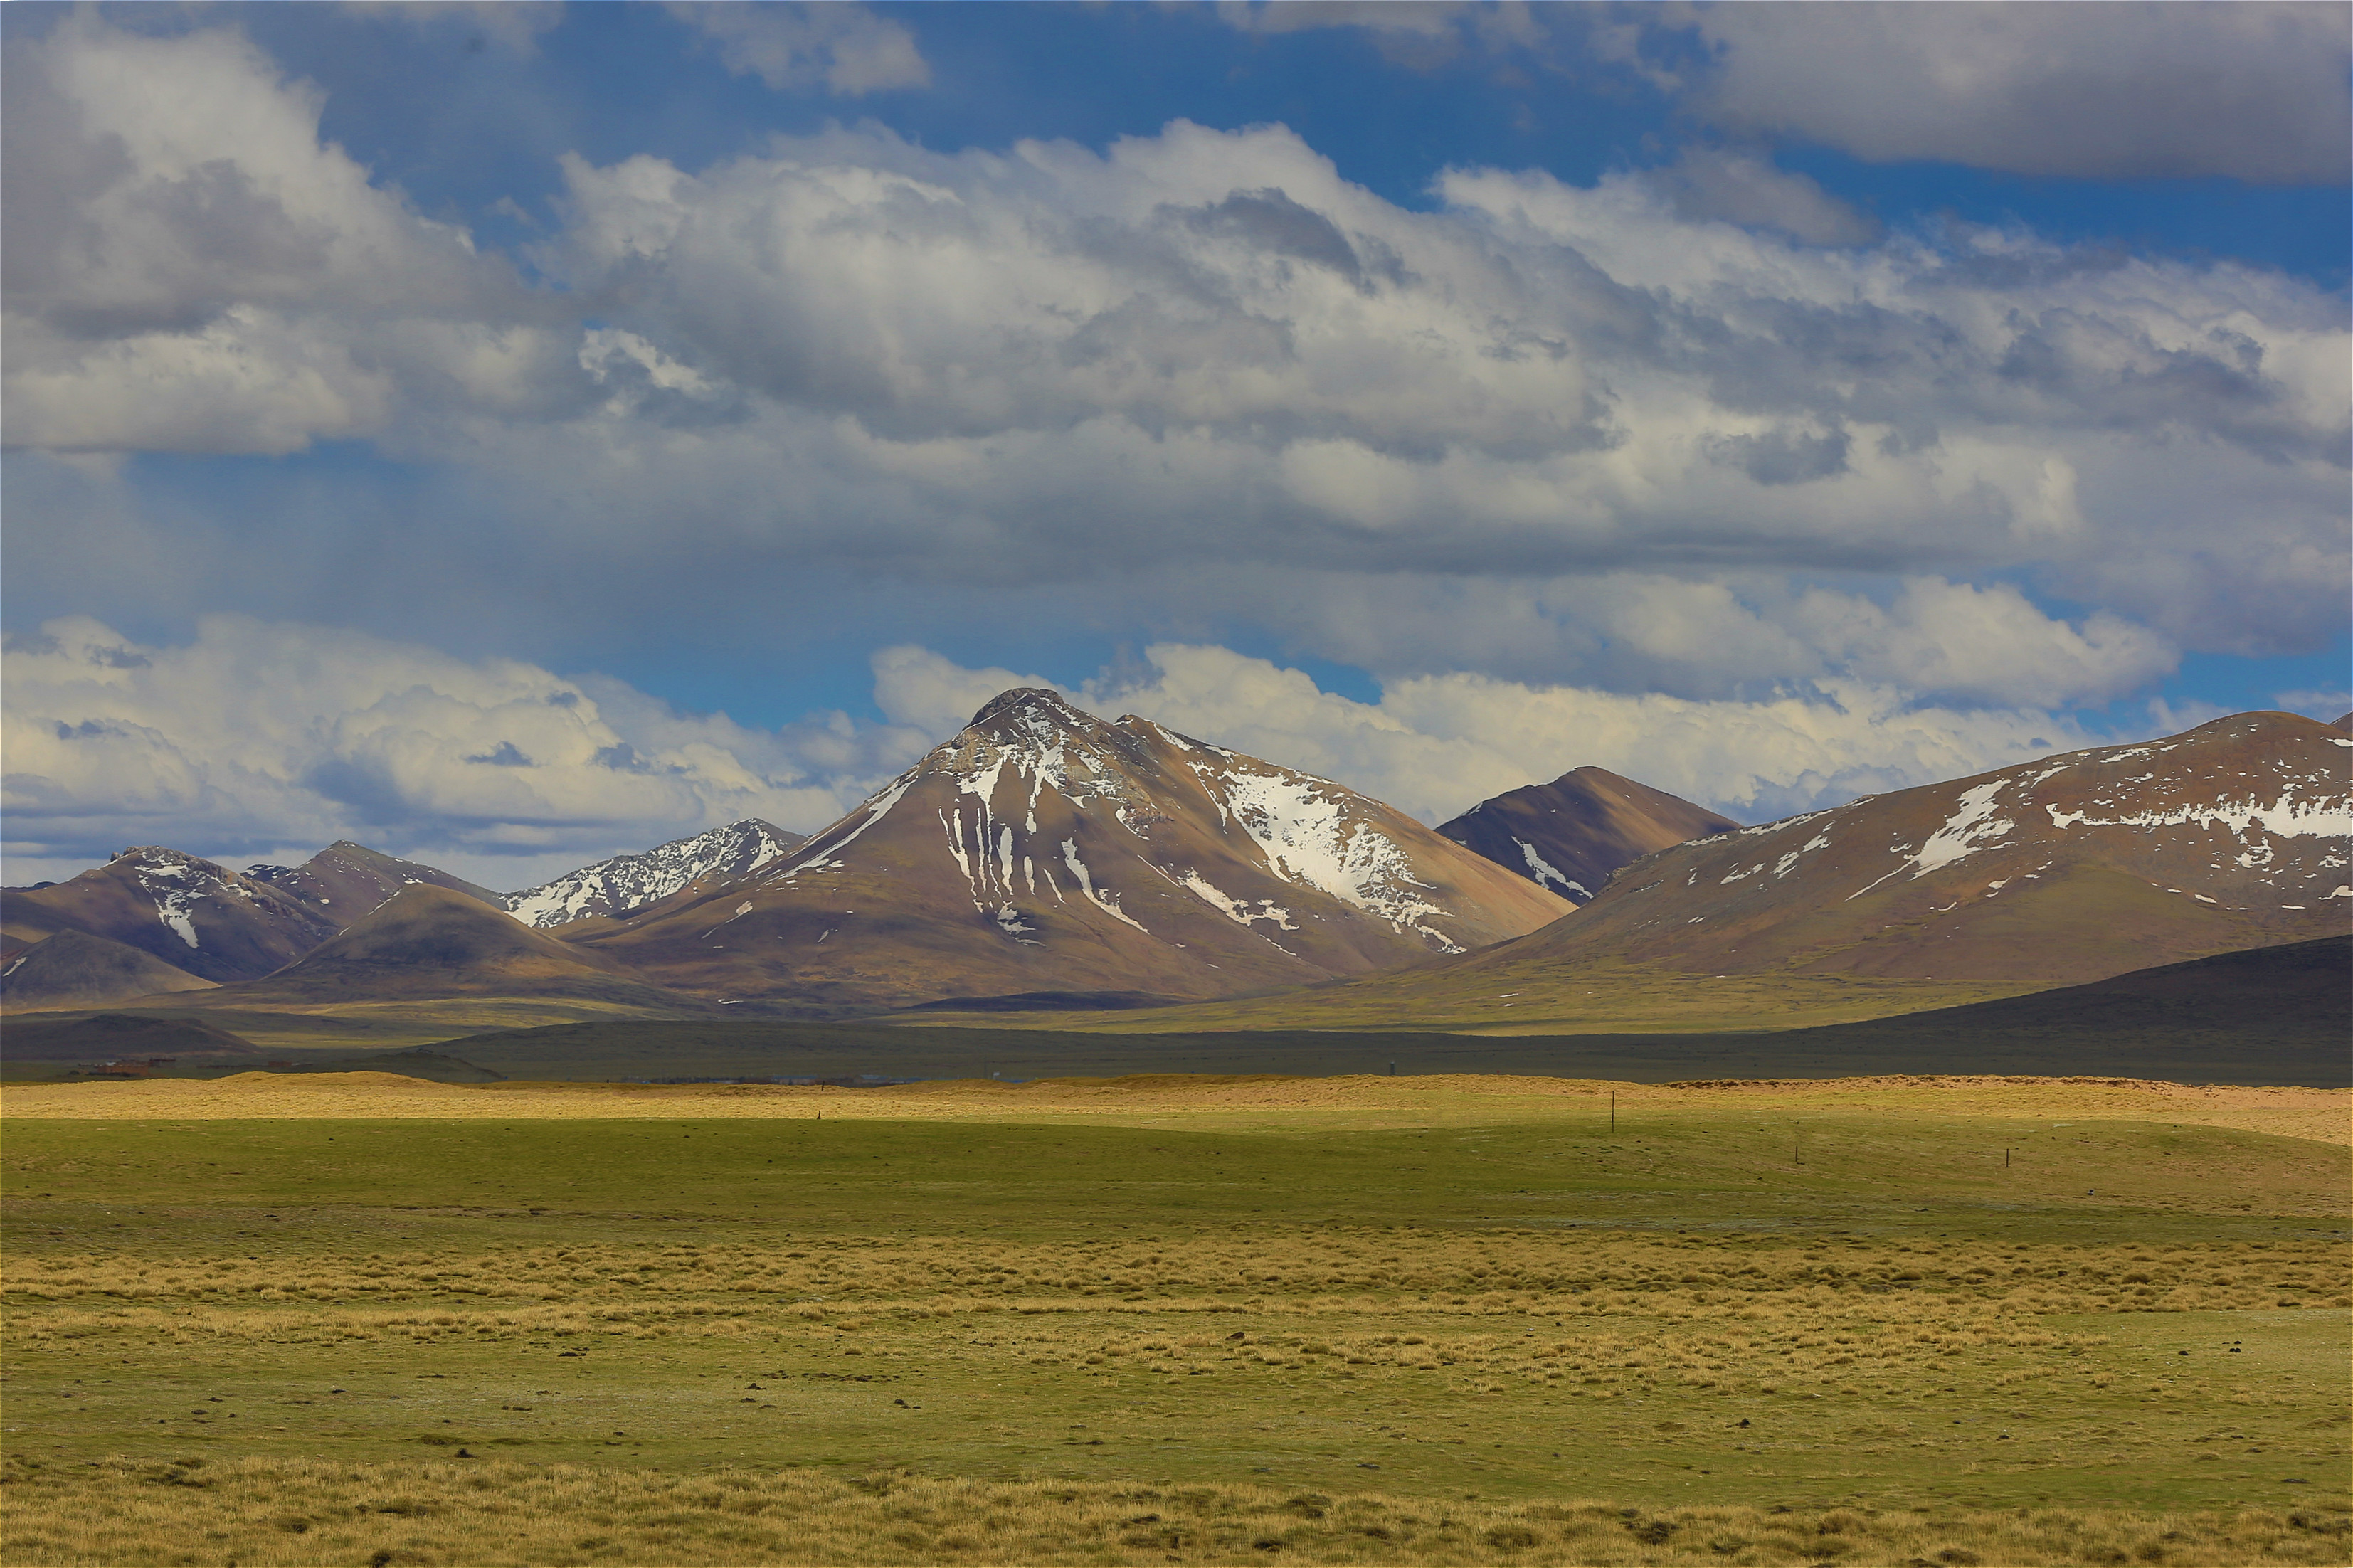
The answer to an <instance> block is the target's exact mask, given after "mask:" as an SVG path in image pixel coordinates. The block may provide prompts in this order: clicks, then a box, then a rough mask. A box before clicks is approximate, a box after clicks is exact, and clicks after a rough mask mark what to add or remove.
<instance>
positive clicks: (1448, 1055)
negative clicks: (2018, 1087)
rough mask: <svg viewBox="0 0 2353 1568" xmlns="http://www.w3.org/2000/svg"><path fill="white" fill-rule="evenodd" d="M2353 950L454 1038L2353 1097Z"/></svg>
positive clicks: (1063, 1066) (827, 1053) (698, 1054)
mask: <svg viewBox="0 0 2353 1568" xmlns="http://www.w3.org/2000/svg"><path fill="white" fill-rule="evenodd" d="M2348 1036H2353V938H2346V937H2331V938H2327V939H2324V940H2322V941H2318V942H2295V943H2290V944H2286V945H2283V946H2277V947H2265V948H2255V949H2252V950H2249V951H2247V952H2232V953H2225V954H2221V955H2220V956H2218V957H2214V958H2202V959H2195V960H2192V961H2190V962H2189V963H2178V964H2168V965H2165V966H2162V967H2159V968H2156V969H2145V970H2138V971H2136V972H2134V973H2129V974H2121V975H2116V976H2113V977H2111V978H2109V979H2106V980H2102V981H2098V982H2095V983H2094V984H2088V985H2079V986H2069V987H2066V988H2064V989H2061V990H2055V991H2045V992H2040V993H2037V994H2032V995H2027V996H2016V997H2009V998H2005V999H2002V1000H2000V1001H1995V1002H1987V1003H1980V1004H1977V1005H1970V1006H1964V1007H1950V1008H1940V1009H1938V1010H1936V1011H1935V1012H1926V1013H1912V1014H1907V1015H1905V1016H1900V1017H1893V1018H1881V1019H1876V1020H1873V1021H1872V1022H1869V1023H1861V1024H1841V1025H1835V1026H1826V1027H1818V1028H1807V1029H1785V1030H1780V1031H1778V1032H1766V1031H1738V1032H1732V1031H1726V1032H1718V1033H1683V1034H1672V1035H1662V1034H1649V1035H1643V1034H1608V1035H1604V1034H1592V1035H1455V1034H1441V1033H1400V1032H1393V1031H1378V1030H1366V1031H1362V1032H1356V1031H1340V1030H1323V1029H1296V1030H1288V1031H1283V1030H1194V1031H1184V1032H1176V1033H1167V1034H1147V1035H1132V1034H1131V1035H1107V1034H1100V1033H1091V1032H1062V1033H1056V1032H1049V1031H1046V1030H1040V1029H1019V1028H991V1027H986V1026H982V1027H955V1026H945V1027H923V1028H909V1027H904V1026H893V1025H888V1024H879V1023H874V1022H863V1023H855V1022H852V1023H826V1024H820V1023H785V1022H776V1021H751V1020H737V1019H732V1018H731V1019H726V1020H722V1021H717V1022H700V1021H695V1020H685V1021H679V1022H667V1023H654V1022H638V1021H628V1022H613V1023H584V1024H567V1025H558V1026H549V1027H544V1028H536V1029H509V1030H501V1031H498V1032H495V1033H484V1034H480V1035H475V1036H472V1037H468V1038H467V1039H465V1040H463V1041H451V1042H448V1048H450V1049H452V1050H456V1051H459V1052H462V1053H463V1055H464V1056H465V1058H467V1059H468V1060H470V1061H479V1062H481V1063H484V1064H486V1065H489V1066H491V1067H494V1068H497V1069H498V1070H500V1071H501V1072H505V1073H507V1074H509V1075H511V1076H512V1077H515V1078H533V1079H567V1078H569V1079H607V1078H666V1077H706V1078H716V1077H732V1076H743V1077H768V1076H772V1075H774V1076H797V1077H802V1078H829V1077H839V1078H847V1077H850V1076H853V1075H858V1074H871V1075H874V1076H878V1077H884V1078H986V1077H989V1076H992V1075H994V1076H997V1077H1001V1078H1008V1079H1029V1078H1050V1077H1065V1076H1084V1077H1114V1076H1117V1075H1120V1074H1124V1073H1142V1072H1183V1073H1229V1074H1230V1073H1295V1074H1302V1075H1318V1076H1320V1075H1324V1074H1332V1073H1380V1072H1385V1071H1388V1070H1389V1068H1391V1067H1393V1066H1394V1067H1395V1068H1397V1070H1398V1071H1400V1072H1402V1073H1405V1074H1419V1073H1453V1072H1470V1073H1526V1074H1532V1075H1541V1076H1547V1077H1557V1078H1586V1079H1624V1080H1630V1081H1634V1082H1642V1083H1662V1082H1670V1081H1673V1080H1677V1079H1733V1078H1767V1079H1769V1078H1849V1077H1870V1076H1877V1075H1882V1074H1936V1073H1968V1074H1977V1073H1990V1074H2027V1075H2032V1076H2036V1077H2061V1078H2065V1077H2079V1076H2091V1077H2127V1078H2151V1079H2168V1080H2170V1081H2174V1082H2180V1083H2235V1084H2307V1085H2313V1086H2316V1087H2323V1088H2342V1087H2346V1086H2347V1085H2348V1084H2353V1053H2348V1050H2347V1046H2346V1042H2347V1040H2348Z"/></svg>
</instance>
